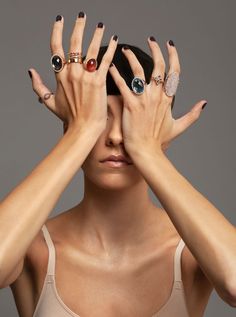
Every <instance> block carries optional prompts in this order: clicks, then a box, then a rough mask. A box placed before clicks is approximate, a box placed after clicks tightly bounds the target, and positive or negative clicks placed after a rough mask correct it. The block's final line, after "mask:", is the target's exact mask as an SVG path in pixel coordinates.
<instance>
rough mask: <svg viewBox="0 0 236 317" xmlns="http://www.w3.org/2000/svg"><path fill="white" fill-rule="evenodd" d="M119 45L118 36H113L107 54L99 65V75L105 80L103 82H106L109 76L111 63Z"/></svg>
mask: <svg viewBox="0 0 236 317" xmlns="http://www.w3.org/2000/svg"><path fill="white" fill-rule="evenodd" d="M117 43H118V36H117V35H113V36H112V37H111V39H110V42H109V45H108V48H107V50H106V53H105V54H104V55H103V58H102V60H101V63H100V65H99V68H98V74H99V75H100V76H101V77H102V78H103V80H105V78H106V76H107V72H108V69H109V67H110V65H111V62H112V60H113V57H114V54H115V51H116V48H117Z"/></svg>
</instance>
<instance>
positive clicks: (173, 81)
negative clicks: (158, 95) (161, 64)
mask: <svg viewBox="0 0 236 317" xmlns="http://www.w3.org/2000/svg"><path fill="white" fill-rule="evenodd" d="M178 84H179V74H178V73H177V72H173V73H171V74H169V75H167V77H166V81H165V93H166V95H167V96H169V97H173V96H174V95H175V94H176V91H177V88H178Z"/></svg>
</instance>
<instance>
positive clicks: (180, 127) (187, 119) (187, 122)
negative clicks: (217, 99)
mask: <svg viewBox="0 0 236 317" xmlns="http://www.w3.org/2000/svg"><path fill="white" fill-rule="evenodd" d="M204 104H206V100H201V101H199V102H197V103H196V104H195V105H194V106H193V107H192V109H191V110H190V111H189V112H188V113H186V114H185V115H183V116H182V117H181V118H179V119H177V120H175V125H174V130H173V134H174V137H176V136H178V135H180V134H181V133H183V132H184V131H185V130H186V129H187V128H188V127H190V126H191V125H192V124H193V123H194V122H195V121H197V120H198V118H199V117H200V113H201V111H202V107H203V105H204Z"/></svg>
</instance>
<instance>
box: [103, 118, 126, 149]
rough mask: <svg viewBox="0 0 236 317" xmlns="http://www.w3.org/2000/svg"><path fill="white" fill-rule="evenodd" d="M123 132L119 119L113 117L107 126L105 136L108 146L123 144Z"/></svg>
mask: <svg viewBox="0 0 236 317" xmlns="http://www.w3.org/2000/svg"><path fill="white" fill-rule="evenodd" d="M123 142H124V140H123V133H122V125H121V119H117V118H116V119H114V120H113V122H112V123H111V124H110V126H109V127H108V132H107V137H106V145H108V146H111V145H113V146H117V145H120V144H122V145H123Z"/></svg>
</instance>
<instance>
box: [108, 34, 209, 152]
mask: <svg viewBox="0 0 236 317" xmlns="http://www.w3.org/2000/svg"><path fill="white" fill-rule="evenodd" d="M148 44H149V47H150V49H151V52H152V57H153V61H154V68H153V72H152V76H157V75H161V76H162V79H163V78H164V74H165V61H164V58H163V55H162V53H161V50H160V47H159V45H158V44H157V42H156V41H151V40H150V39H148ZM167 48H168V53H169V65H170V68H169V72H168V74H170V73H172V72H174V71H175V72H178V73H179V74H180V64H179V58H178V54H177V50H176V48H175V46H171V45H170V44H169V42H168V43H167ZM122 51H123V53H124V54H125V56H126V58H127V59H128V61H129V64H130V66H131V69H132V71H133V74H134V76H137V77H139V78H142V79H145V75H144V70H143V68H142V66H141V64H140V63H139V61H138V59H137V58H136V56H135V54H134V53H133V52H132V51H131V50H130V49H124V48H123V49H122ZM109 71H110V73H111V75H112V77H113V79H114V81H115V83H116V85H117V86H118V88H119V90H120V92H121V94H122V97H123V103H124V107H123V115H122V130H123V139H124V146H125V148H126V150H127V152H129V154H130V156H132V153H133V154H134V155H133V156H135V154H137V153H138V152H139V151H145V150H151V151H154V152H156V151H161V152H163V151H164V150H166V149H167V148H168V146H169V143H170V142H171V141H172V140H173V139H174V138H176V137H177V136H178V135H180V134H181V133H183V132H184V131H185V130H186V129H187V128H188V127H189V126H190V125H192V124H193V123H194V122H195V121H196V120H197V119H198V117H199V115H200V112H201V110H202V106H203V104H204V103H205V101H199V102H198V103H196V104H195V105H194V107H193V108H192V109H191V110H190V111H189V112H188V113H187V114H185V115H184V116H182V117H181V118H179V119H174V118H173V117H172V112H171V103H172V101H173V98H174V97H169V96H167V95H166V94H165V92H164V89H163V86H162V84H159V85H158V86H157V85H156V83H155V81H154V80H151V81H150V83H149V84H148V85H145V90H144V93H143V94H142V95H135V94H134V93H133V91H131V90H130V89H129V87H128V86H127V84H126V82H125V80H124V79H123V78H122V77H121V76H120V74H119V71H118V69H117V68H116V67H115V65H114V66H112V67H110V68H109Z"/></svg>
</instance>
